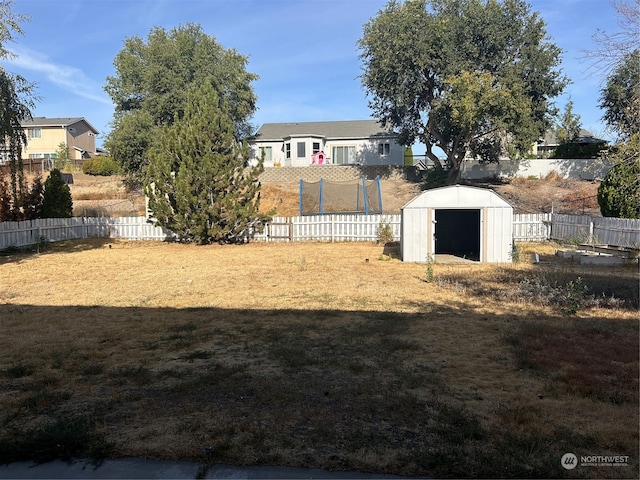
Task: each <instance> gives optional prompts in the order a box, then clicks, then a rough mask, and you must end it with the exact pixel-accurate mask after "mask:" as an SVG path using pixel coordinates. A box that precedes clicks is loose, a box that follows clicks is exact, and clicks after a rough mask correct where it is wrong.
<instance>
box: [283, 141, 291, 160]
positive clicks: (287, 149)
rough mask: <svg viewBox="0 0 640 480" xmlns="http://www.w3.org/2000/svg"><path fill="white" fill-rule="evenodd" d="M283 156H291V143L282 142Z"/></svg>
mask: <svg viewBox="0 0 640 480" xmlns="http://www.w3.org/2000/svg"><path fill="white" fill-rule="evenodd" d="M284 158H291V144H290V143H285V144H284Z"/></svg>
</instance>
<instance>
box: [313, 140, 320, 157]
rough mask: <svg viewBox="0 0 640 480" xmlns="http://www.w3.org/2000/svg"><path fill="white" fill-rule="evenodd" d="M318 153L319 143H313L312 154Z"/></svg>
mask: <svg viewBox="0 0 640 480" xmlns="http://www.w3.org/2000/svg"><path fill="white" fill-rule="evenodd" d="M318 152H320V142H313V152H312V153H313V154H314V155H315V154H316V153H318Z"/></svg>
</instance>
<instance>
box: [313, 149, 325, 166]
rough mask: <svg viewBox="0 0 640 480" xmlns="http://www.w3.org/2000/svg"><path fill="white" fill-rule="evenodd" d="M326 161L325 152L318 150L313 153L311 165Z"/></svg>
mask: <svg viewBox="0 0 640 480" xmlns="http://www.w3.org/2000/svg"><path fill="white" fill-rule="evenodd" d="M324 162H325V156H324V152H318V153H314V154H313V155H311V165H322V164H323V163H324Z"/></svg>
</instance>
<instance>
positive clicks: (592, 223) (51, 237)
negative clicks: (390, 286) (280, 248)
mask: <svg viewBox="0 0 640 480" xmlns="http://www.w3.org/2000/svg"><path fill="white" fill-rule="evenodd" d="M380 224H388V225H389V226H390V227H391V231H392V233H393V238H394V240H396V241H397V240H400V224H401V216H400V215H399V214H396V215H311V216H304V217H274V218H273V219H272V220H271V222H269V223H268V224H267V225H266V227H265V229H264V230H263V231H262V232H261V233H256V234H255V235H254V237H253V240H255V241H263V242H282V241H285V242H286V241H290V242H296V241H330V242H344V241H375V240H377V239H378V230H379V227H380ZM92 237H93V238H95V237H97V238H113V239H126V240H160V241H167V240H173V239H175V237H176V236H175V234H173V233H172V232H170V231H168V230H166V229H163V228H161V227H155V226H153V225H151V224H150V223H148V222H147V219H146V218H145V217H72V218H47V219H37V220H27V221H23V222H0V250H4V249H6V248H10V247H26V246H30V245H37V244H38V243H41V242H57V241H62V240H72V239H81V238H92ZM513 239H514V240H515V241H532V242H535V241H544V240H561V241H572V242H577V243H586V242H589V243H591V242H593V243H597V244H600V245H614V246H618V247H632V248H638V247H639V246H640V220H631V219H624V218H603V217H589V216H586V215H559V214H550V213H541V214H517V215H514V216H513Z"/></svg>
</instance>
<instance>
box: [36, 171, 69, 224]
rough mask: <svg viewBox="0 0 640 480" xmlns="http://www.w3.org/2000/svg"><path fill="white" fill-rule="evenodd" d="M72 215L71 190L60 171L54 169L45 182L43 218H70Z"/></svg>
mask: <svg viewBox="0 0 640 480" xmlns="http://www.w3.org/2000/svg"><path fill="white" fill-rule="evenodd" d="M72 215H73V200H72V199H71V190H70V189H69V185H67V184H66V183H65V181H64V180H63V178H62V173H60V170H58V169H57V168H54V169H53V170H51V173H50V174H49V178H47V180H46V182H44V196H43V199H42V218H69V217H71V216H72Z"/></svg>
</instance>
